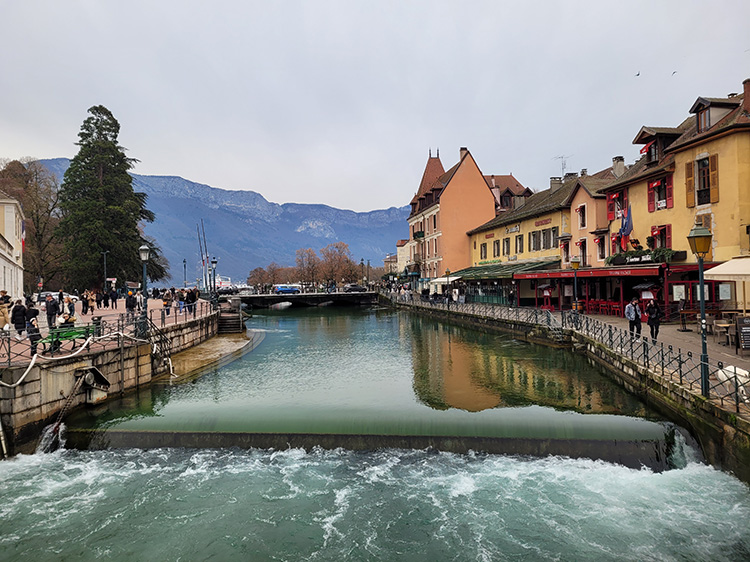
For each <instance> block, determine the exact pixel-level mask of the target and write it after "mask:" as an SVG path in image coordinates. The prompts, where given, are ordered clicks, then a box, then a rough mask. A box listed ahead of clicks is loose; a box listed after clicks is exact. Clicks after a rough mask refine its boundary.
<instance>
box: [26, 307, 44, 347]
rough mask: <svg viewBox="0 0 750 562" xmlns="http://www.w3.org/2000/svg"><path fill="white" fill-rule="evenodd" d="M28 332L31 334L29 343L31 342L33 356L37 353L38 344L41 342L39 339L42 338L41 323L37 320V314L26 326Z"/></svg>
mask: <svg viewBox="0 0 750 562" xmlns="http://www.w3.org/2000/svg"><path fill="white" fill-rule="evenodd" d="M26 332H27V333H28V334H29V343H30V344H31V355H32V357H33V356H34V355H36V347H37V344H38V343H39V340H41V339H42V334H41V333H40V332H39V323H38V322H37V318H36V316H34V317H32V318H31V321H30V322H29V324H28V326H27V327H26Z"/></svg>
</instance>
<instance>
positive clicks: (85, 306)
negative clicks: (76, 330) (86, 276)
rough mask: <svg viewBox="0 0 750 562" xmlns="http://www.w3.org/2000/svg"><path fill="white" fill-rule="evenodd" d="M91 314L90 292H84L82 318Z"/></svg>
mask: <svg viewBox="0 0 750 562" xmlns="http://www.w3.org/2000/svg"><path fill="white" fill-rule="evenodd" d="M88 313H89V292H88V290H86V291H84V292H83V294H82V295H81V316H86V315H87V314H88Z"/></svg>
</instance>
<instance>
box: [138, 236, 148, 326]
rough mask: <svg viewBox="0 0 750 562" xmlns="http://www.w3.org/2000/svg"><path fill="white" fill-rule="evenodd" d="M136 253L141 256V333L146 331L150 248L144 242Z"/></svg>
mask: <svg viewBox="0 0 750 562" xmlns="http://www.w3.org/2000/svg"><path fill="white" fill-rule="evenodd" d="M138 254H139V255H140V257H141V263H142V264H143V288H142V293H143V314H142V315H141V329H142V330H143V332H142V333H143V334H144V335H145V333H146V332H147V331H148V328H147V326H148V285H147V281H146V264H148V258H149V255H150V254H151V248H149V247H148V246H147V245H146V244H144V245H143V246H141V247H140V248H138Z"/></svg>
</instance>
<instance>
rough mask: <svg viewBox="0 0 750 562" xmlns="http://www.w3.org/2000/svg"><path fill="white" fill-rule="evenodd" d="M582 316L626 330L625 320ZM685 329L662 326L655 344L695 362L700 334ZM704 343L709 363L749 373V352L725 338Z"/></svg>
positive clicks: (692, 327)
mask: <svg viewBox="0 0 750 562" xmlns="http://www.w3.org/2000/svg"><path fill="white" fill-rule="evenodd" d="M555 316H557V317H558V318H560V316H561V315H560V313H559V312H557V313H555ZM582 316H589V317H591V318H595V319H596V320H599V321H600V322H604V323H606V324H611V325H613V326H616V327H618V328H620V329H622V330H627V329H628V320H627V319H626V318H619V317H616V316H604V315H599V314H582ZM687 327H688V328H689V329H690V330H691V331H690V332H680V331H679V328H680V325H679V324H678V323H675V324H662V325H661V327H660V329H659V338H658V339H657V343H663V344H664V345H665V346H669V345H671V346H672V347H673V349H677V348H679V349H681V350H682V351H684V352H687V351H690V352H692V354H693V357H695V359H696V361H697V360H698V359H699V358H700V354H701V333H700V330H699V327H698V324H697V323H696V322H693V323H691V324H688V325H687ZM641 328H642V329H641V336H649V334H650V331H649V327H648V324H646V323H645V322H644V323H643V325H642V327H641ZM722 342H723V343H722ZM706 343H707V346H706V347H707V349H708V357H709V359H710V360H711V361H713V362H716V361H721V362H722V363H723V364H724V366H725V367H726V366H730V365H734V366H736V367H739V368H741V369H745V370H746V371H750V350H748V351H746V352H745V355H743V354H742V351H739V352H737V351H736V350H735V348H734V346H729V345H726V336H714V335H713V334H707V336H706Z"/></svg>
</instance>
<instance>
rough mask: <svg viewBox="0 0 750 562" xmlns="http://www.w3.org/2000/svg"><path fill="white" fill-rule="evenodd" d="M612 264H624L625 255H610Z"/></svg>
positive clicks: (625, 260)
mask: <svg viewBox="0 0 750 562" xmlns="http://www.w3.org/2000/svg"><path fill="white" fill-rule="evenodd" d="M611 263H612V265H625V264H626V263H627V259H626V258H625V256H619V255H618V256H613V257H612V262H611Z"/></svg>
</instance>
